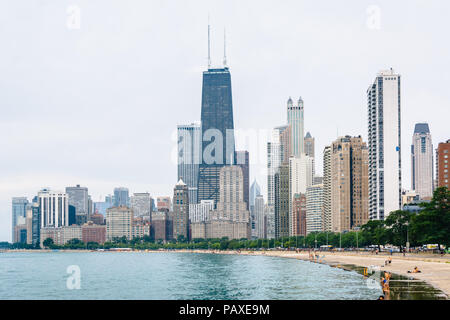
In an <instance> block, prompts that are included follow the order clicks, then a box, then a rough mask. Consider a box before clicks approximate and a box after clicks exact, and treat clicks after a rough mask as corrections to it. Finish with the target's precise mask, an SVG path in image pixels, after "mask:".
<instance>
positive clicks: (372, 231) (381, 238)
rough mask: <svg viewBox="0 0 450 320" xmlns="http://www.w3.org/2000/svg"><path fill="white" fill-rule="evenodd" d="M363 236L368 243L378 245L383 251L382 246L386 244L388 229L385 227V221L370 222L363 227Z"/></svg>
mask: <svg viewBox="0 0 450 320" xmlns="http://www.w3.org/2000/svg"><path fill="white" fill-rule="evenodd" d="M361 230H362V236H363V237H364V239H365V240H367V242H368V243H371V244H376V245H378V249H381V247H380V246H381V245H384V244H385V243H386V229H385V227H384V221H381V220H370V221H369V222H367V223H366V224H365V225H363V226H362V227H361Z"/></svg>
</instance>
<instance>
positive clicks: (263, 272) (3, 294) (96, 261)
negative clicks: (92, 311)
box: [0, 252, 380, 300]
mask: <svg viewBox="0 0 450 320" xmlns="http://www.w3.org/2000/svg"><path fill="white" fill-rule="evenodd" d="M69 266H78V267H79V271H80V277H79V279H80V282H79V283H80V289H68V286H67V282H68V281H67V279H68V278H69V277H71V274H69V273H67V269H68V267H69ZM78 267H74V268H75V269H74V270H76V269H78ZM72 277H73V275H72ZM71 279H72V278H71ZM76 283H77V281H74V282H72V281H69V287H73V284H76ZM379 295H380V290H378V289H373V288H372V289H371V288H370V286H367V285H366V280H364V278H363V276H362V275H360V274H358V273H357V272H355V271H345V270H341V269H338V268H332V267H329V266H327V265H321V264H316V263H311V262H308V261H300V260H296V259H284V258H275V257H264V256H241V255H222V254H202V253H175V252H173V253H172V252H153V253H150V252H4V253H0V299H164V300H171V299H211V300H213V299H233V300H234V299H270V300H272V299H274V300H277V299H289V300H291V299H344V300H349V299H370V300H374V299H376V298H378V296H379Z"/></svg>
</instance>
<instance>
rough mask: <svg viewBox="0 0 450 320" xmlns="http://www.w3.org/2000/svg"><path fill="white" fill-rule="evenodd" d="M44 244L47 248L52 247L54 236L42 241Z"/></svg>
mask: <svg viewBox="0 0 450 320" xmlns="http://www.w3.org/2000/svg"><path fill="white" fill-rule="evenodd" d="M42 245H43V246H44V247H45V248H50V247H51V246H53V245H54V242H53V239H52V238H47V239H45V240H44V241H43V242H42Z"/></svg>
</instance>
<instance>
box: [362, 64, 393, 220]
mask: <svg viewBox="0 0 450 320" xmlns="http://www.w3.org/2000/svg"><path fill="white" fill-rule="evenodd" d="M367 106H368V140H369V141H368V145H369V218H370V219H372V220H373V219H377V220H384V219H385V218H386V217H387V216H388V215H389V213H390V212H392V211H395V210H399V209H400V205H401V126H400V75H399V74H397V73H395V72H394V71H393V70H392V68H391V69H390V70H386V71H381V72H380V73H379V74H378V75H377V77H376V78H375V81H374V82H373V84H372V85H370V87H369V89H368V90H367Z"/></svg>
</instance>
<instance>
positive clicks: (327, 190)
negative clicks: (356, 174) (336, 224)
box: [322, 146, 332, 232]
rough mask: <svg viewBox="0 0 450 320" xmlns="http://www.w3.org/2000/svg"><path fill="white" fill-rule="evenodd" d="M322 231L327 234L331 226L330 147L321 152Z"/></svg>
mask: <svg viewBox="0 0 450 320" xmlns="http://www.w3.org/2000/svg"><path fill="white" fill-rule="evenodd" d="M322 227H323V231H325V232H329V231H331V229H332V224H331V146H326V147H325V149H324V150H323V206H322Z"/></svg>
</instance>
